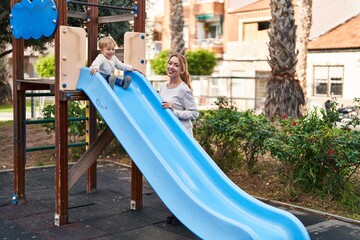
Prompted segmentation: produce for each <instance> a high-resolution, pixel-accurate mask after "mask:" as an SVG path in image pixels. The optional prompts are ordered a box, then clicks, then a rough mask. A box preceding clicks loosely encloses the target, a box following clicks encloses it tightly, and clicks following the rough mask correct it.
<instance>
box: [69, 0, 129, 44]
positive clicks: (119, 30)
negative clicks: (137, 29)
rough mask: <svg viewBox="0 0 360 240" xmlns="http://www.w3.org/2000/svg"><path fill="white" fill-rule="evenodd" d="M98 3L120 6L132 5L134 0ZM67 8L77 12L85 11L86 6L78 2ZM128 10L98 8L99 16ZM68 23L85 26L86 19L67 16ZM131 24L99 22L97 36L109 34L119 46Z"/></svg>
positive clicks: (113, 0) (107, 0)
mask: <svg viewBox="0 0 360 240" xmlns="http://www.w3.org/2000/svg"><path fill="white" fill-rule="evenodd" d="M80 1H81V2H87V0H80ZM99 4H102V5H109V6H121V7H134V1H128V0H99ZM68 7H69V10H73V11H77V12H85V11H86V9H87V8H88V6H85V5H80V4H71V3H69V4H68ZM128 13H129V11H128V10H119V9H110V8H99V17H103V16H115V15H121V14H128ZM68 24H69V25H70V26H74V27H85V26H86V24H87V21H84V20H83V19H75V18H69V20H68ZM132 30H133V26H132V25H131V24H130V23H129V22H113V23H100V24H99V38H100V37H103V36H107V35H111V36H112V37H113V38H114V39H115V41H116V43H117V44H118V45H119V46H122V45H123V44H124V34H125V33H126V32H129V31H132Z"/></svg>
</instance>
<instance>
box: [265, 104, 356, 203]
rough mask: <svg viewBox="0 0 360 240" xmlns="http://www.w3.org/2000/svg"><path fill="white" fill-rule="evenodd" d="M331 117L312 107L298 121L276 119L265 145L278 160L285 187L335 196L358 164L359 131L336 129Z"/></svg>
mask: <svg viewBox="0 0 360 240" xmlns="http://www.w3.org/2000/svg"><path fill="white" fill-rule="evenodd" d="M334 111H335V109H334ZM333 116H334V113H331V114H326V112H325V111H323V110H321V111H320V113H319V111H317V110H315V111H312V112H309V113H308V114H307V115H306V116H304V117H303V118H302V119H301V120H296V119H291V118H287V117H286V116H283V118H282V119H279V120H278V121H277V131H276V133H275V135H274V137H273V138H270V139H267V140H266V141H265V145H266V147H267V149H268V150H269V151H270V153H271V155H272V156H273V157H276V158H277V159H278V160H279V161H280V162H281V163H282V168H281V169H282V173H283V175H284V176H285V177H286V179H287V185H288V187H297V188H299V189H301V190H302V191H306V192H319V193H320V194H322V195H328V196H331V197H338V196H339V194H340V193H341V191H342V189H343V188H344V187H345V186H346V184H347V182H348V181H349V179H350V177H351V176H352V175H353V174H354V173H355V172H356V171H357V169H358V168H359V167H360V134H359V132H356V131H348V130H344V129H338V128H336V127H335V126H334V124H333V122H332V120H333ZM329 117H330V118H331V119H329Z"/></svg>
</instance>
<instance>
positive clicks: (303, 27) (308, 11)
mask: <svg viewBox="0 0 360 240" xmlns="http://www.w3.org/2000/svg"><path fill="white" fill-rule="evenodd" d="M298 7H299V29H298V41H297V49H298V52H299V53H298V63H297V69H296V72H297V78H298V80H299V82H300V84H301V87H302V89H303V92H304V96H305V98H306V95H307V91H306V69H307V46H308V43H309V37H310V28H311V25H312V0H298Z"/></svg>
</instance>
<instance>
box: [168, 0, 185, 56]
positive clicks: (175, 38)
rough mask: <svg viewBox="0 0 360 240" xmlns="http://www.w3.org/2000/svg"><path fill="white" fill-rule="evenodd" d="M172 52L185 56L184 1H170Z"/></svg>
mask: <svg viewBox="0 0 360 240" xmlns="http://www.w3.org/2000/svg"><path fill="white" fill-rule="evenodd" d="M170 29H171V50H172V51H174V52H178V53H181V54H183V55H184V54H185V41H184V37H183V29H184V17H183V6H182V0H170Z"/></svg>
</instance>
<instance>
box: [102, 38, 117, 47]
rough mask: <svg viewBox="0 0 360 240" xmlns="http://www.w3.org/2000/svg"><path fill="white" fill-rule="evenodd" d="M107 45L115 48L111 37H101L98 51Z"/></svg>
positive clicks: (115, 45)
mask: <svg viewBox="0 0 360 240" xmlns="http://www.w3.org/2000/svg"><path fill="white" fill-rule="evenodd" d="M108 45H114V47H115V48H116V47H117V44H116V42H115V40H114V39H113V38H112V37H111V36H106V37H103V38H101V39H100V40H99V41H98V46H99V49H103V48H105V47H107V46H108Z"/></svg>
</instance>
